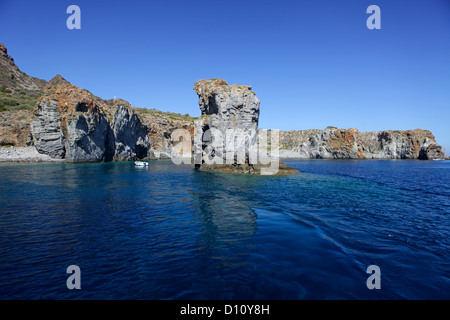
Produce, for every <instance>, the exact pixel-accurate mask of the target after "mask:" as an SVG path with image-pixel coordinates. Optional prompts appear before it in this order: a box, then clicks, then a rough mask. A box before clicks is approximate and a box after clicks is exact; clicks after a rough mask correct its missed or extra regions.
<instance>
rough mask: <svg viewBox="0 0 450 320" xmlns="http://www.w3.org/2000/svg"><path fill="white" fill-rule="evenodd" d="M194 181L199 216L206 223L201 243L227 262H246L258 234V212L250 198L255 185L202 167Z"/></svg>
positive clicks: (211, 255) (240, 263) (197, 215)
mask: <svg viewBox="0 0 450 320" xmlns="http://www.w3.org/2000/svg"><path fill="white" fill-rule="evenodd" d="M192 181H193V185H194V186H195V188H194V189H192V198H193V203H194V205H195V207H196V209H197V213H196V214H195V216H196V217H197V218H198V219H199V220H200V221H201V225H202V227H201V234H200V235H199V239H198V240H197V243H198V245H199V246H202V247H203V248H202V251H203V252H204V253H208V255H209V256H210V257H211V258H213V259H215V260H218V261H219V262H220V263H221V264H223V265H227V266H238V265H243V264H245V263H246V262H245V256H246V255H248V251H249V250H251V249H252V248H253V246H254V243H253V240H252V236H253V235H254V234H255V233H256V213H255V211H254V210H253V209H252V200H251V199H252V197H249V195H251V193H252V189H251V185H249V183H248V181H247V180H245V179H238V178H237V177H231V178H230V177H227V176H225V175H219V174H213V173H208V172H201V171H198V170H195V172H194V174H193V179H192ZM223 186H226V188H223Z"/></svg>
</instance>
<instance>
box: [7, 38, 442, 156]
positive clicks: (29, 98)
mask: <svg viewBox="0 0 450 320" xmlns="http://www.w3.org/2000/svg"><path fill="white" fill-rule="evenodd" d="M194 89H195V90H196V92H197V93H198V95H199V106H200V110H201V112H202V116H201V118H200V119H199V121H198V122H197V126H198V127H197V130H194V126H195V125H194V121H195V120H196V119H197V118H194V117H191V116H189V115H188V114H186V115H180V114H175V113H171V112H162V111H158V110H155V109H146V108H133V107H132V106H131V105H130V104H129V103H128V102H127V101H125V100H121V99H111V100H103V99H101V98H99V97H96V96H95V95H93V94H91V93H90V92H88V91H87V90H82V89H80V88H77V87H75V86H72V85H71V84H70V83H69V82H68V81H67V80H66V79H64V78H63V77H62V76H60V75H56V76H55V77H54V78H52V79H51V80H50V81H48V82H47V81H45V80H42V79H38V78H34V77H31V76H28V75H27V74H25V73H24V72H22V71H21V70H20V69H19V68H18V66H17V65H16V64H15V61H14V59H13V58H12V57H11V56H10V55H9V54H8V51H7V49H6V47H5V46H4V45H3V44H0V146H15V147H23V146H33V145H35V146H36V148H37V149H38V150H39V151H40V152H41V153H42V154H46V155H51V156H52V157H53V158H54V159H61V158H62V159H67V160H69V161H108V160H114V159H115V160H127V159H128V160H131V159H140V158H142V157H144V158H148V159H160V158H169V157H170V156H171V154H172V150H173V145H172V141H171V134H172V132H174V131H175V130H176V129H186V130H187V131H189V132H190V134H191V137H194V136H195V134H194V131H195V132H197V134H198V133H200V132H202V131H207V129H208V128H210V129H217V130H219V131H221V132H226V130H227V129H239V130H242V131H243V132H245V133H246V138H245V139H240V140H239V139H238V140H237V141H236V143H237V144H240V145H241V147H248V146H249V145H251V144H253V143H254V141H255V131H256V129H257V126H258V117H259V99H258V98H257V97H256V96H255V94H254V92H253V91H251V88H250V87H248V86H239V85H233V86H229V85H228V84H227V83H226V82H225V81H224V80H221V79H212V80H203V81H199V82H197V83H196V85H195V87H194ZM118 105H121V106H122V108H121V109H120V110H119V109H118V107H117V106H118ZM31 123H32V125H31ZM32 128H33V129H32ZM134 131H136V132H134ZM202 138H205V139H207V135H205V136H204V137H203V134H202ZM280 139H281V141H280V142H281V150H280V155H281V156H282V157H296V158H333V159H439V158H444V157H445V156H444V149H443V148H442V147H441V146H439V145H438V144H437V143H436V140H435V138H434V136H433V135H432V134H431V132H429V131H426V130H419V129H417V130H408V131H381V132H365V133H364V132H358V130H356V129H337V128H327V129H325V130H300V131H281V132H280ZM204 142H205V145H206V144H207V143H206V142H208V141H207V140H205V141H204ZM204 147H206V146H204ZM202 152H203V151H202ZM215 152H216V154H217V155H221V156H225V155H226V154H227V153H229V150H227V149H226V148H224V146H216V148H215ZM145 154H146V156H145Z"/></svg>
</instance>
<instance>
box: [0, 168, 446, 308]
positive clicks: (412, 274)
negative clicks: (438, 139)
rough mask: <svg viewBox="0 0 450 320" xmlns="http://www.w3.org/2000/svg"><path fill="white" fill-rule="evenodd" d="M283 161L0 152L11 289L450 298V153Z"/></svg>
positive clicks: (223, 296)
mask: <svg viewBox="0 0 450 320" xmlns="http://www.w3.org/2000/svg"><path fill="white" fill-rule="evenodd" d="M285 162H286V164H287V165H288V166H291V167H293V168H295V169H298V170H300V171H301V173H298V174H295V175H290V176H284V177H277V176H246V175H229V174H228V175H227V174H220V173H211V172H201V171H198V170H196V169H195V168H194V167H193V166H192V165H175V164H173V163H172V162H171V161H170V160H157V161H150V162H149V166H148V167H136V166H135V165H134V162H112V163H89V164H69V163H36V164H30V163H15V164H14V163H8V164H1V165H0V299H2V300H5V299H6V300H8V299H26V300H28V299H32V300H34V299H56V300H58V299H80V300H82V299H117V300H131V299H145V300H184V299H188V300H192V299H193V300H197V299H202V300H203V299H214V300H228V299H230V300H240V299H246V300H267V299H271V300H302V299H307V300H316V299H317V300H322V299H333V300H334V299H338V300H341V299H343V300H348V299H351V300H353V299H355V300H366V299H370V300H372V299H449V298H450V161H413V160H393V161H389V160H383V161H379V160H364V161H358V160H348V161H347V160H286V161H285ZM71 266H72V269H71V268H70V267H71ZM73 266H76V267H78V270H79V272H75V271H73V270H74V269H73ZM75 273H77V274H76V276H77V278H76V279H75V278H74V277H73V276H74V275H75ZM75 283H78V285H79V289H77V288H73V286H72V289H70V288H69V287H70V285H69V284H72V285H73V284H75Z"/></svg>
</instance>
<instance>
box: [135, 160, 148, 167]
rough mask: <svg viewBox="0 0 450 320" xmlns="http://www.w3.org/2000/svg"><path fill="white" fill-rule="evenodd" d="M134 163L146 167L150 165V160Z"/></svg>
mask: <svg viewBox="0 0 450 320" xmlns="http://www.w3.org/2000/svg"><path fill="white" fill-rule="evenodd" d="M134 164H135V165H136V166H137V167H146V166H148V162H144V161H135V162H134Z"/></svg>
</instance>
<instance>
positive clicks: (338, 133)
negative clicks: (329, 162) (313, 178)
mask: <svg viewBox="0 0 450 320" xmlns="http://www.w3.org/2000/svg"><path fill="white" fill-rule="evenodd" d="M280 140H281V141H280V145H281V149H282V150H281V156H283V157H291V158H304V159H308V158H313V159H422V160H429V159H444V158H445V149H444V148H442V147H441V146H439V145H438V144H436V140H435V138H434V136H433V135H432V134H431V132H430V131H428V130H420V129H416V130H407V131H379V132H359V131H358V130H357V129H354V128H353V129H337V128H333V127H328V128H326V129H325V130H298V131H284V132H283V131H282V132H281V133H280Z"/></svg>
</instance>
